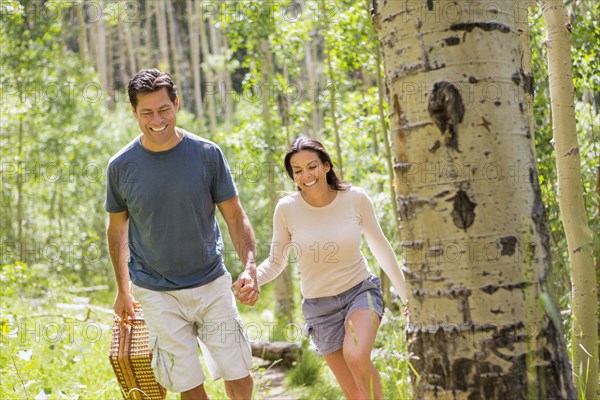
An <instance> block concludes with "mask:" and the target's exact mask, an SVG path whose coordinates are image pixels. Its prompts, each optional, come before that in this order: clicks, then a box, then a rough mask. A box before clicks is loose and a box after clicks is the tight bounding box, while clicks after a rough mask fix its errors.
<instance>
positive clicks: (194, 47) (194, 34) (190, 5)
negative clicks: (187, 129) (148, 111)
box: [187, 0, 204, 120]
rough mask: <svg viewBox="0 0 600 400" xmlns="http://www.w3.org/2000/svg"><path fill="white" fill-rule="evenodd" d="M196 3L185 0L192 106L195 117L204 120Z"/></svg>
mask: <svg viewBox="0 0 600 400" xmlns="http://www.w3.org/2000/svg"><path fill="white" fill-rule="evenodd" d="M200 6H201V4H200V2H198V1H192V0H187V9H188V13H189V16H188V24H189V32H190V54H191V57H192V76H193V80H194V105H195V107H196V115H197V116H198V118H199V119H201V120H203V119H204V105H203V103H202V91H201V87H202V77H201V74H200V72H201V71H200V42H199V40H198V35H199V32H198V26H199V25H201V24H202V22H201V21H200V11H201V10H200V8H199V7H200Z"/></svg>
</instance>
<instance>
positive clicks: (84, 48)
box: [74, 3, 89, 65]
mask: <svg viewBox="0 0 600 400" xmlns="http://www.w3.org/2000/svg"><path fill="white" fill-rule="evenodd" d="M74 6H75V14H76V15H77V26H78V28H79V32H78V35H77V39H78V42H79V57H81V61H82V62H83V65H87V62H88V58H89V55H88V45H87V31H86V24H85V18H84V16H83V9H84V6H83V3H75V5H74Z"/></svg>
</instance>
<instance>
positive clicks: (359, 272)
mask: <svg viewBox="0 0 600 400" xmlns="http://www.w3.org/2000/svg"><path fill="white" fill-rule="evenodd" d="M128 92H129V99H130V103H131V110H132V113H133V116H134V118H135V119H136V120H137V121H138V124H139V128H140V130H141V134H140V135H138V136H137V137H136V138H135V139H134V140H132V141H131V142H130V143H129V144H127V145H126V146H125V147H123V148H122V149H121V150H120V151H119V152H118V153H117V154H115V155H114V156H113V157H112V158H111V159H110V161H109V164H108V170H107V183H106V188H107V190H106V201H105V209H106V211H107V212H108V213H109V222H108V227H107V239H108V246H109V250H110V256H111V261H112V263H113V267H114V270H115V276H116V280H117V287H118V289H117V295H116V298H115V302H114V311H115V313H116V314H117V315H125V314H128V315H130V316H133V315H135V311H134V308H135V306H136V304H141V305H142V306H143V310H144V319H145V320H146V324H147V325H148V329H149V332H150V338H151V346H152V348H153V355H154V358H153V371H154V374H155V376H156V379H157V380H158V382H159V383H161V384H162V385H163V386H164V387H166V388H167V389H169V390H171V391H174V392H180V393H181V398H182V399H184V400H185V399H207V398H208V394H207V393H206V390H205V388H204V381H205V375H204V373H203V371H202V367H201V365H200V360H199V357H198V346H200V347H201V348H202V353H203V357H204V359H205V363H206V367H207V369H208V370H209V372H210V374H211V376H212V377H213V378H214V379H217V378H223V380H224V384H225V390H226V392H227V395H228V396H229V397H230V398H232V399H250V398H251V396H252V390H253V380H252V376H251V375H250V368H251V366H252V352H251V348H250V343H249V342H248V340H247V339H246V337H245V335H244V331H243V325H242V323H241V320H240V317H239V313H238V311H237V307H236V303H235V298H237V300H238V301H240V302H241V303H243V304H247V305H254V304H255V303H256V302H257V301H258V299H259V292H260V290H259V289H260V286H262V285H264V284H266V283H267V282H270V281H271V280H273V279H275V278H276V277H277V276H278V275H279V274H280V273H281V272H282V271H283V269H284V268H285V266H286V263H287V259H288V256H289V251H290V249H291V248H292V247H294V248H295V249H296V252H297V254H296V258H297V260H298V269H299V272H300V288H301V292H302V297H303V301H302V314H303V315H304V318H305V320H306V329H307V332H308V333H309V335H310V337H311V340H312V341H313V343H314V345H315V347H316V348H317V350H318V352H319V353H320V354H321V355H322V356H323V357H324V359H325V361H326V363H327V364H328V366H329V367H330V368H331V370H332V372H333V373H334V375H335V377H336V378H337V380H338V382H339V384H340V387H341V389H342V391H343V393H344V395H345V396H346V398H348V399H370V398H375V399H380V398H382V390H381V383H380V379H379V374H378V372H377V370H376V368H375V366H374V365H373V363H372V362H371V350H372V349H373V345H374V342H375V337H376V334H377V330H378V328H379V324H380V321H381V317H382V315H383V299H382V292H381V282H380V280H379V278H377V277H375V276H374V275H372V274H371V272H370V270H369V267H368V265H367V262H366V260H365V257H364V256H363V254H362V253H361V250H360V247H361V238H362V235H364V237H365V239H366V241H367V243H368V245H369V248H370V249H371V251H372V252H373V255H374V256H375V258H376V259H377V262H378V263H379V265H380V266H381V267H382V269H383V271H384V272H385V273H386V274H387V275H388V276H389V277H390V280H391V281H392V284H393V285H394V287H395V288H396V291H397V292H398V294H399V296H400V299H401V300H402V302H403V303H405V304H406V303H407V290H406V283H405V280H404V277H403V275H402V272H401V269H400V267H399V265H398V261H397V259H396V256H395V254H394V252H393V250H392V247H391V246H390V244H389V242H388V240H387V239H386V238H385V236H384V234H383V231H382V230H381V227H380V225H379V222H378V221H377V218H376V215H375V210H374V208H373V204H372V202H371V200H370V199H369V197H368V195H367V194H366V193H365V192H364V191H363V190H362V189H360V188H357V187H351V186H348V185H346V184H344V183H343V182H341V180H340V179H339V177H338V176H337V174H336V172H335V170H334V166H333V163H332V161H331V158H330V156H329V154H328V153H327V151H326V150H325V148H324V147H323V145H322V144H321V143H319V142H318V141H317V140H315V139H311V138H308V137H299V138H298V139H296V140H295V141H294V142H293V143H292V145H291V146H290V148H289V149H288V150H287V152H286V155H285V158H284V166H285V170H286V172H287V174H288V175H289V176H290V178H292V179H293V180H294V182H295V184H296V186H297V189H298V190H297V191H295V192H294V193H292V194H289V195H287V196H285V197H283V198H282V199H281V200H280V201H279V203H278V204H277V207H276V208H275V213H274V216H273V239H272V243H271V250H270V255H269V257H268V258H267V259H266V260H264V261H263V262H262V263H261V264H260V265H258V266H257V265H256V262H257V261H260V260H256V259H255V256H256V246H255V238H254V233H253V231H252V227H251V225H250V222H249V220H248V218H247V216H246V214H245V212H244V210H243V208H242V206H241V204H240V201H239V199H238V196H237V194H238V193H237V189H236V186H235V183H234V182H233V179H232V176H231V173H230V171H229V167H228V164H227V161H226V159H225V157H224V155H223V153H222V152H221V150H220V148H219V147H218V146H217V145H216V144H215V143H213V142H210V141H208V140H205V139H202V138H200V137H198V136H195V135H193V134H191V133H189V132H187V131H185V130H183V129H181V128H178V127H177V126H176V112H177V110H178V107H179V98H178V96H177V88H176V86H175V85H174V83H173V81H172V79H171V77H170V75H169V74H167V73H165V72H161V71H159V70H156V69H150V70H142V71H140V72H138V73H137V74H136V75H135V76H134V77H133V78H132V79H131V80H130V82H129V86H128ZM217 208H218V209H219V212H220V213H221V214H222V216H223V218H224V220H225V222H226V225H227V229H228V232H229V235H230V237H231V240H232V242H233V244H234V246H235V248H236V252H237V253H238V256H239V258H240V260H241V262H242V264H243V265H244V271H243V272H242V273H241V275H240V276H239V278H238V279H237V280H236V282H235V283H233V282H232V278H231V275H230V274H229V273H228V272H227V270H226V268H225V265H224V262H223V258H222V249H223V241H222V238H221V231H220V229H219V226H218V224H217V221H216V219H215V212H216V209H217ZM315 246H318V250H317V251H315ZM303 254H304V256H303ZM307 254H310V257H309V256H306V255H307ZM130 282H131V285H130ZM232 287H233V291H232ZM130 288H131V289H130ZM232 292H233V293H232Z"/></svg>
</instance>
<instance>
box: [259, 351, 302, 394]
mask: <svg viewBox="0 0 600 400" xmlns="http://www.w3.org/2000/svg"><path fill="white" fill-rule="evenodd" d="M255 360H256V359H255ZM258 360H260V359H258ZM261 361H262V360H261ZM262 362H263V363H264V361H262ZM259 365H261V364H260V361H259ZM286 371H287V370H286V369H285V368H283V367H280V366H272V367H269V366H268V364H266V365H265V366H264V368H260V369H259V370H258V371H255V372H254V373H253V374H252V375H253V376H254V386H255V387H256V389H255V392H254V393H255V398H256V399H257V400H275V399H277V400H293V399H297V398H298V395H299V393H298V390H295V389H293V388H290V387H288V386H287V384H286V381H285V373H286Z"/></svg>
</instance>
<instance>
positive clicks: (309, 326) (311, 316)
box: [302, 275, 383, 355]
mask: <svg viewBox="0 0 600 400" xmlns="http://www.w3.org/2000/svg"><path fill="white" fill-rule="evenodd" d="M357 310H371V311H373V312H375V313H377V315H379V317H380V318H381V316H382V315H383V295H382V292H381V280H380V279H379V278H377V277H376V276H374V275H371V276H370V277H368V278H367V279H365V280H364V281H362V282H361V283H359V284H358V285H356V286H354V287H352V288H350V289H348V290H346V291H345V292H343V293H340V294H338V295H335V296H327V297H317V298H314V299H304V300H302V315H304V319H305V320H306V327H305V329H306V332H307V333H308V334H309V335H310V337H311V339H312V341H313V343H314V344H315V346H316V347H317V350H318V352H319V353H320V354H321V355H327V354H330V353H333V352H334V351H337V350H339V349H341V348H342V346H343V344H344V336H345V334H346V329H345V328H344V323H345V322H346V320H347V319H348V317H349V316H350V314H352V312H354V311H357Z"/></svg>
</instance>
